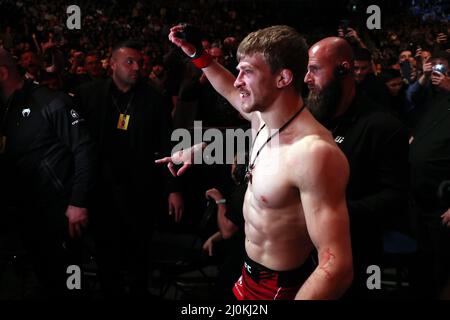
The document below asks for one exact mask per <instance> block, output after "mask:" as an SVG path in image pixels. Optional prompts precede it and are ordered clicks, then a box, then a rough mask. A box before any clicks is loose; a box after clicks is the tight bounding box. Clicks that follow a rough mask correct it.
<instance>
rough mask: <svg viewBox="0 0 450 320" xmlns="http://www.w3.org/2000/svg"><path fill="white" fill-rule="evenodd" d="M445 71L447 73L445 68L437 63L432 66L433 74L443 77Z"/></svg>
mask: <svg viewBox="0 0 450 320" xmlns="http://www.w3.org/2000/svg"><path fill="white" fill-rule="evenodd" d="M447 71H448V70H447V68H446V67H445V66H444V65H443V64H442V63H438V64H435V65H434V66H433V72H438V73H441V74H443V75H446V74H447Z"/></svg>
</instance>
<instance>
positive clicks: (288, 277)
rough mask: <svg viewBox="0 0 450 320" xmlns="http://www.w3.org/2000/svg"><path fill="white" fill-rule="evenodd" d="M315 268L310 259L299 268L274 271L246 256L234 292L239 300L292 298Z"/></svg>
mask: <svg viewBox="0 0 450 320" xmlns="http://www.w3.org/2000/svg"><path fill="white" fill-rule="evenodd" d="M314 268H315V265H314V263H313V261H312V259H308V260H307V261H306V262H305V263H304V264H303V265H302V266H301V267H299V268H297V269H294V270H289V271H273V270H270V269H268V268H266V267H264V266H263V265H260V264H258V263H256V262H254V261H253V260H251V259H250V258H249V257H246V259H245V262H244V267H243V268H242V276H241V277H240V278H239V280H238V281H237V282H236V283H235V284H234V287H233V293H234V295H235V296H236V298H237V299H238V300H292V299H294V298H295V295H296V294H297V292H298V290H299V289H300V287H301V286H302V284H303V282H305V280H306V279H307V278H308V277H309V275H310V274H311V273H312V272H313V270H314Z"/></svg>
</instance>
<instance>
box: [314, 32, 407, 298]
mask: <svg viewBox="0 0 450 320" xmlns="http://www.w3.org/2000/svg"><path fill="white" fill-rule="evenodd" d="M352 69H353V59H352V49H351V47H350V46H349V45H348V43H347V42H346V41H345V40H343V39H340V38H326V39H324V40H321V41H319V42H318V43H316V44H315V45H313V46H312V47H311V48H310V50H309V63H308V73H307V74H306V76H305V82H306V83H307V84H308V87H309V89H310V94H309V97H308V102H307V105H308V107H309V108H310V110H311V111H312V113H313V114H314V115H315V116H316V118H317V119H318V120H319V121H320V122H321V123H322V124H323V125H325V126H326V127H327V128H328V129H329V130H331V132H332V134H333V136H334V138H335V141H336V143H337V144H338V145H339V147H340V148H341V149H342V151H343V152H344V154H345V155H346V157H347V159H348V161H349V164H350V180H349V183H348V186H347V205H348V212H349V216H350V230H351V240H352V250H353V261H354V271H355V278H354V281H353V285H352V287H351V289H350V290H349V292H348V296H350V297H353V298H370V297H371V296H372V293H373V292H370V291H369V289H368V288H367V286H366V280H367V278H368V277H369V275H368V274H367V268H368V267H369V266H370V265H377V266H380V263H381V255H382V249H383V248H382V230H383V229H386V228H393V227H395V226H393V225H394V224H396V222H397V221H396V219H401V218H402V217H401V216H400V215H401V213H402V212H406V209H407V199H408V134H407V132H406V130H405V128H404V126H403V125H402V124H401V123H400V121H398V120H397V119H396V118H394V117H393V116H391V115H390V114H389V113H388V111H387V110H386V111H385V110H383V108H381V107H379V106H378V105H375V104H374V103H373V102H371V100H369V99H367V98H366V97H365V96H362V95H359V94H357V91H356V87H355V80H354V79H353V77H352V76H353V75H352ZM400 222H401V223H404V221H400Z"/></svg>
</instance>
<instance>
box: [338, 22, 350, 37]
mask: <svg viewBox="0 0 450 320" xmlns="http://www.w3.org/2000/svg"><path fill="white" fill-rule="evenodd" d="M349 27H350V21H349V20H341V21H339V28H340V29H342V31H343V32H344V35H346V34H347V33H348V28H349Z"/></svg>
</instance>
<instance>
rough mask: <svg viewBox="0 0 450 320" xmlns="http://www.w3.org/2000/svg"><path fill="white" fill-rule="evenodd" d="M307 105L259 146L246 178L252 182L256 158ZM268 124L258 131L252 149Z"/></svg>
mask: <svg viewBox="0 0 450 320" xmlns="http://www.w3.org/2000/svg"><path fill="white" fill-rule="evenodd" d="M305 107H306V105H303V106H302V107H301V108H300V110H298V111H297V112H296V113H295V114H294V115H293V116H292V117H291V118H290V119H289V120H288V121H286V123H285V124H283V125H282V126H281V128H280V129H278V130H277V132H275V133H274V134H272V135H271V136H270V137H268V138H267V140H266V142H264V143H263V145H262V146H261V147H260V148H259V150H258V152H257V153H256V156H255V159H253V162H250V163H249V165H248V166H247V171H246V173H245V180H246V181H249V182H250V183H252V180H253V169H254V168H255V162H256V159H258V156H259V154H260V153H261V150H262V149H263V148H264V147H265V146H266V145H267V144H268V143H269V142H270V140H272V138H273V137H275V136H276V135H277V134H280V133H281V131H283V130H284V129H286V127H287V126H288V125H289V124H290V123H291V122H292V120H294V119H295V117H297V116H298V115H299V114H300V113H301V112H302V111H303V109H305ZM265 126H266V124H264V125H263V126H262V127H261V128H260V129H259V130H258V132H257V133H256V136H255V139H254V140H253V143H252V149H253V145H254V144H255V142H256V139H257V138H258V135H259V133H260V132H261V130H262V129H264V128H265ZM251 154H252V152H251V151H250V155H251Z"/></svg>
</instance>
